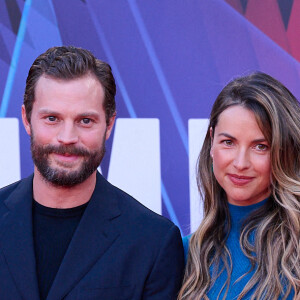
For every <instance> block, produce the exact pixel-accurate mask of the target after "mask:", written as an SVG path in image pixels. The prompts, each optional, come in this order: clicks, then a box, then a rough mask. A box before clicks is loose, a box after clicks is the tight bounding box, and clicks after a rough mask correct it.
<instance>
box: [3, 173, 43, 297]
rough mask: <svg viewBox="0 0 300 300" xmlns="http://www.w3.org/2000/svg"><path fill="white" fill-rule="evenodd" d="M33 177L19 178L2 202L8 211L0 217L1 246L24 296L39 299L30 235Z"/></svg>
mask: <svg viewBox="0 0 300 300" xmlns="http://www.w3.org/2000/svg"><path fill="white" fill-rule="evenodd" d="M32 178H33V176H30V177H28V178H26V179H24V180H23V181H21V182H20V183H19V185H18V186H17V188H16V190H15V191H14V192H13V193H12V194H11V195H10V196H9V198H8V199H6V201H5V202H4V203H5V204H6V206H7V208H8V212H7V213H6V214H5V215H4V217H3V219H2V224H1V232H0V234H1V236H0V247H1V250H2V252H3V255H4V256H5V259H6V262H7V264H8V268H9V270H10V272H11V274H12V276H13V278H14V280H15V284H16V285H17V288H18V290H19V291H20V293H21V294H22V296H23V298H24V299H30V300H31V299H32V300H38V299H39V291H38V283H37V276H36V265H35V256H34V246H33V237H32ZM0 298H1V297H0Z"/></svg>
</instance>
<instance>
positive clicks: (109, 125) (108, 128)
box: [105, 113, 116, 140]
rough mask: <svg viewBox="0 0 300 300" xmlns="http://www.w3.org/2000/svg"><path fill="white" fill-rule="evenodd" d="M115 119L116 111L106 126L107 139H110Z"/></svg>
mask: <svg viewBox="0 0 300 300" xmlns="http://www.w3.org/2000/svg"><path fill="white" fill-rule="evenodd" d="M115 120H116V113H114V114H113V116H112V117H111V118H110V119H109V123H108V125H107V128H106V136H105V139H106V140H108V138H109V137H110V134H111V132H112V129H113V127H114V124H115Z"/></svg>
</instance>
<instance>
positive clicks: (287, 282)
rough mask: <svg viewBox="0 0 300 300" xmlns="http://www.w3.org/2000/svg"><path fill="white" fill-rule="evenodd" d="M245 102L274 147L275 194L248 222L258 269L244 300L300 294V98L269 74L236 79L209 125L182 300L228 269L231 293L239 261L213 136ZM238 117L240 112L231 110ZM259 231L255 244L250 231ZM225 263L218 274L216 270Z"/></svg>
mask: <svg viewBox="0 0 300 300" xmlns="http://www.w3.org/2000/svg"><path fill="white" fill-rule="evenodd" d="M234 105H240V106H242V107H244V108H246V109H249V110H251V111H252V112H253V113H254V115H255V117H256V120H257V123H258V125H259V127H260V129H261V131H262V132H263V134H264V136H265V138H266V140H267V141H268V143H269V145H270V160H271V174H270V176H271V187H270V190H271V195H270V197H269V199H268V201H267V202H266V204H265V205H263V206H262V207H260V208H259V209H257V210H256V211H255V212H253V213H252V214H251V215H250V216H249V217H248V218H247V220H246V221H245V222H244V225H243V226H242V230H241V235H240V245H241V248H242V250H243V252H244V254H245V255H246V256H247V257H248V258H249V259H250V261H251V265H252V270H254V274H253V276H252V277H251V279H250V280H249V282H248V283H247V284H246V286H245V287H244V288H243V290H242V291H241V292H240V294H239V297H238V299H242V298H243V297H244V296H245V295H246V294H247V293H248V292H249V291H250V290H252V289H254V293H253V294H252V297H251V299H270V300H274V299H278V297H279V296H280V297H282V299H285V298H286V297H287V295H288V294H289V292H290V291H292V290H293V291H294V294H295V296H294V299H300V202H299V200H300V108H299V102H298V101H297V99H296V98H295V97H294V96H293V95H292V93H291V92H290V91H289V90H288V89H287V88H286V87H284V86H283V85H282V84H281V83H280V82H278V81H277V80H275V79H274V78H272V77H271V76H269V75H267V74H264V73H259V72H256V73H253V74H250V75H248V76H245V77H240V78H237V79H235V80H233V81H231V82H230V83H229V84H228V85H227V86H226V87H225V88H224V89H223V90H222V92H221V93H220V94H219V96H218V97H217V99H216V102H215V103H214V105H213V108H212V112H211V116H210V123H209V126H208V129H207V133H206V137H205V140H204V144H203V147H202V150H201V152H200V155H199V158H198V166H197V167H198V176H197V181H198V188H199V191H200V193H201V195H202V198H203V199H204V218H203V220H202V222H201V224H200V226H199V228H198V229H197V231H196V232H195V233H194V234H193V235H192V237H191V239H190V244H189V254H188V260H187V266H186V271H185V277H184V282H183V286H182V288H181V290H180V293H179V296H178V299H181V300H188V299H191V300H196V299H208V297H207V293H208V291H209V290H210V289H211V288H213V284H214V282H215V280H216V278H217V277H218V276H219V275H220V273H221V272H222V271H226V272H227V274H228V279H227V281H226V282H225V283H224V286H223V289H225V296H224V298H225V297H226V295H227V293H228V289H229V283H230V278H231V270H232V261H231V256H230V252H229V250H228V248H227V247H226V239H227V237H228V233H229V231H230V226H231V225H230V223H231V222H230V215H229V210H228V204H227V200H226V194H225V192H224V190H223V189H222V188H221V186H220V185H219V183H218V182H217V181H216V178H215V176H214V174H213V171H212V167H211V166H212V159H211V156H210V149H211V137H210V128H211V129H212V133H214V129H215V127H216V125H217V123H218V118H219V116H220V114H221V113H222V112H223V111H224V110H226V109H227V108H229V107H231V106H234ZM232 117H233V118H234V116H232ZM251 233H254V234H255V242H254V243H251V242H250V239H249V236H250V234H251ZM212 265H214V266H218V268H219V266H223V267H222V268H221V270H219V272H217V273H216V274H215V273H213V274H211V272H210V268H211V267H212Z"/></svg>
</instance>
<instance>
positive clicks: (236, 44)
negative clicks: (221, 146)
mask: <svg viewBox="0 0 300 300" xmlns="http://www.w3.org/2000/svg"><path fill="white" fill-rule="evenodd" d="M299 31H300V1H296V0H295V1H276V0H268V1H260V0H248V1H245V0H228V1H224V0H209V1H204V0H203V1H202V0H193V1H186V0H174V1H170V0H160V1H144V0H114V1H109V0H107V1H99V0H64V1H61V0H26V1H24V0H5V1H1V3H0V70H1V72H0V74H1V75H0V79H1V80H0V101H1V102H0V145H1V146H0V187H2V186H5V185H7V184H9V183H12V182H14V181H16V180H18V179H20V178H24V177H26V176H28V175H29V174H31V173H32V171H33V164H32V161H31V154H30V140H29V137H28V136H27V134H26V132H25V130H24V128H23V125H22V121H21V105H22V102H23V93H24V88H25V80H26V77H27V72H28V70H29V68H30V66H31V64H32V62H33V61H34V59H35V58H36V57H37V56H38V55H39V54H41V53H42V52H44V51H45V50H47V49H48V48H50V47H52V46H59V45H74V46H78V47H83V48H86V49H89V50H90V51H92V52H93V53H94V54H95V55H96V56H97V57H98V58H100V59H102V60H104V61H107V62H108V63H109V64H110V65H111V67H112V70H113V73H114V75H115V78H116V83H117V97H116V102H117V116H118V119H117V122H116V124H115V128H114V131H113V134H112V136H111V138H110V139H109V141H108V142H107V153H106V156H105V158H104V161H103V163H102V164H101V167H100V168H99V169H100V171H101V172H102V174H103V175H104V176H105V177H106V178H107V179H108V180H109V181H110V182H112V183H113V184H115V185H116V186H118V187H120V188H121V189H124V190H125V191H126V192H128V193H129V194H132V195H133V196H134V197H136V198H137V199H138V200H139V201H140V202H142V203H143V204H145V205H146V206H148V207H149V208H151V209H152V210H154V211H156V212H158V213H160V214H162V215H164V216H166V217H168V218H170V219H171V220H172V221H173V222H175V223H176V224H177V225H178V226H179V228H180V230H181V232H182V234H183V235H186V234H188V233H190V232H191V231H194V230H195V228H196V227H197V226H198V224H199V222H200V220H201V211H202V205H201V199H200V197H199V194H198V191H197V187H196V180H195V176H196V161H197V156H198V154H199V151H200V148H201V145H202V141H203V138H204V134H205V132H206V129H207V120H208V118H209V114H210V110H211V107H212V104H213V102H214V100H215V99H216V97H217V95H218V93H219V92H220V91H221V89H222V88H223V87H224V85H226V83H228V81H230V80H231V79H232V78H234V77H236V76H240V75H245V74H247V73H249V72H251V71H255V70H260V71H263V72H266V73H269V74H270V75H271V76H273V77H275V78H277V79H278V80H280V81H282V82H283V83H284V84H285V85H286V86H287V87H288V88H289V89H290V90H291V91H292V92H293V93H294V94H295V95H296V97H297V98H298V99H299V98H300V81H299V79H300V65H299V61H300V39H299V34H300V32H299Z"/></svg>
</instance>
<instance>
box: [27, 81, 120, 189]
mask: <svg viewBox="0 0 300 300" xmlns="http://www.w3.org/2000/svg"><path fill="white" fill-rule="evenodd" d="M103 102H104V91H103V88H102V86H101V84H100V82H99V81H98V80H97V79H96V78H95V77H94V76H92V75H85V76H84V77H81V78H77V79H71V80H61V79H54V78H51V77H46V76H42V77H41V78H40V79H39V80H38V82H37V85H36V88H35V101H34V104H33V109H32V114H31V123H30V124H29V123H28V120H27V118H26V113H25V108H24V106H23V107H22V117H23V122H24V125H25V129H26V131H27V133H28V134H29V135H30V136H31V151H32V158H33V161H34V164H35V171H36V172H39V173H40V174H41V175H42V176H43V177H44V179H46V180H47V181H49V182H51V183H52V184H54V185H57V186H65V187H70V186H74V185H76V184H79V183H81V182H83V181H85V180H86V179H87V178H88V177H89V176H90V175H91V174H93V173H94V172H95V171H96V169H97V167H98V166H99V164H100V162H101V160H102V158H103V156H104V153H105V140H107V139H108V137H109V136H110V133H111V130H112V127H113V123H114V117H113V118H111V120H110V123H109V125H108V126H107V125H106V119H105V111H104V109H103Z"/></svg>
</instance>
